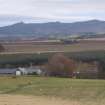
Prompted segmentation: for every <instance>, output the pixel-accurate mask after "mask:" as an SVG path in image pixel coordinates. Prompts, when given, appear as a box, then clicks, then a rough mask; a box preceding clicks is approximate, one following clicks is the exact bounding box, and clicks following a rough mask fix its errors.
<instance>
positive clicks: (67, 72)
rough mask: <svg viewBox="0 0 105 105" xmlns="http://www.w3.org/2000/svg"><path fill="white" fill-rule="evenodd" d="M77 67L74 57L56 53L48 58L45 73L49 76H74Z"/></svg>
mask: <svg viewBox="0 0 105 105" xmlns="http://www.w3.org/2000/svg"><path fill="white" fill-rule="evenodd" d="M75 68H76V64H75V62H74V61H73V60H72V59H69V58H67V57H66V56H64V55H63V54H55V55H54V56H52V57H51V58H50V59H49V60H48V64H47V65H46V67H45V69H46V73H45V74H46V75H48V76H59V77H73V71H74V70H75Z"/></svg>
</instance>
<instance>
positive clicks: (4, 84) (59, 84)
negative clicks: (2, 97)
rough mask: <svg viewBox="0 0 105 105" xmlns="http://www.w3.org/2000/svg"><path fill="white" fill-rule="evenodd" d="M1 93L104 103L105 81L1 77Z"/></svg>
mask: <svg viewBox="0 0 105 105" xmlns="http://www.w3.org/2000/svg"><path fill="white" fill-rule="evenodd" d="M0 94H15V95H27V96H28V95H33V96H45V97H56V98H61V99H67V100H71V101H79V102H82V103H85V105H87V104H86V103H88V102H91V103H95V104H90V105H104V104H105V81H104V80H81V79H80V80H78V79H69V78H68V79H66V78H44V77H18V78H12V77H0ZM97 103H100V104H97ZM103 103H104V104H103ZM73 105H74V104H73ZM76 105H77V104H76Z"/></svg>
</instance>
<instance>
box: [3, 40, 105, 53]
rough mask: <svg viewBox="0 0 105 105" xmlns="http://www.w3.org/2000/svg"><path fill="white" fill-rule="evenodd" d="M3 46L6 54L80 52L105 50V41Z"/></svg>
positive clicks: (10, 44)
mask: <svg viewBox="0 0 105 105" xmlns="http://www.w3.org/2000/svg"><path fill="white" fill-rule="evenodd" d="M3 45H4V47H5V53H43V52H79V51H95V50H105V41H80V42H78V43H74V44H57V43H56V44H52V43H51V44H44V43H42V44H36V43H8V44H3ZM3 53H4V52H3Z"/></svg>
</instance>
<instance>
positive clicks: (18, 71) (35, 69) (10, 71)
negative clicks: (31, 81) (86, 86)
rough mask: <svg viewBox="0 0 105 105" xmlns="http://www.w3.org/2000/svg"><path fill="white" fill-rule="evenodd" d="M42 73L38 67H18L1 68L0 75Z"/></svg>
mask: <svg viewBox="0 0 105 105" xmlns="http://www.w3.org/2000/svg"><path fill="white" fill-rule="evenodd" d="M41 73H42V71H41V69H40V68H39V67H28V68H24V67H19V68H1V69H0V75H29V74H30V75H31V74H36V75H40V74H41Z"/></svg>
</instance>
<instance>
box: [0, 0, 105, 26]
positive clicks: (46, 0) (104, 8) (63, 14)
mask: <svg viewBox="0 0 105 105" xmlns="http://www.w3.org/2000/svg"><path fill="white" fill-rule="evenodd" d="M92 19H98V20H105V0H0V26H5V25H9V24H14V23H17V22H21V21H23V22H26V23H36V22H37V23H38V22H40V23H44V22H56V21H59V22H69V23H71V22H75V21H85V20H92Z"/></svg>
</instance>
